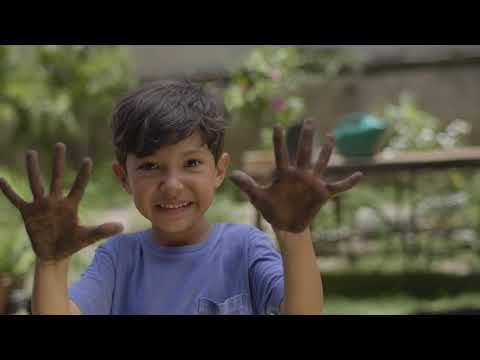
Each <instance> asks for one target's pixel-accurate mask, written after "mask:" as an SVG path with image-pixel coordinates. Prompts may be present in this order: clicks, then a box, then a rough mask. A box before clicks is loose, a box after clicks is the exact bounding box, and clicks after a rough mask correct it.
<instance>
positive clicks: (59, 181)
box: [50, 143, 65, 196]
mask: <svg viewBox="0 0 480 360" xmlns="http://www.w3.org/2000/svg"><path fill="white" fill-rule="evenodd" d="M64 172H65V145H64V144H62V143H57V144H56V145H55V155H54V158H53V170H52V182H51V185H50V191H51V193H52V194H53V195H56V196H62V191H63V177H64Z"/></svg>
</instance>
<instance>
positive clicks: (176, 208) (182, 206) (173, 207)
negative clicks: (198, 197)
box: [155, 201, 193, 212]
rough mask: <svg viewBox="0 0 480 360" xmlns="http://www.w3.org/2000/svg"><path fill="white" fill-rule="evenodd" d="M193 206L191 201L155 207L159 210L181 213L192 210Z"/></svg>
mask: <svg viewBox="0 0 480 360" xmlns="http://www.w3.org/2000/svg"><path fill="white" fill-rule="evenodd" d="M192 205H193V203H192V202H190V201H184V202H178V203H158V204H156V205H155V207H156V208H157V209H160V210H163V211H168V212H181V211H183V210H186V209H188V208H190V207H191V206H192Z"/></svg>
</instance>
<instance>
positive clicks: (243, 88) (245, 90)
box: [240, 84, 248, 93]
mask: <svg viewBox="0 0 480 360" xmlns="http://www.w3.org/2000/svg"><path fill="white" fill-rule="evenodd" d="M247 90H248V85H247V84H240V92H242V93H245V92H247Z"/></svg>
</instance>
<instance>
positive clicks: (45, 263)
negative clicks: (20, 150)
mask: <svg viewBox="0 0 480 360" xmlns="http://www.w3.org/2000/svg"><path fill="white" fill-rule="evenodd" d="M64 162H65V145H63V144H60V143H59V144H57V145H56V146H55V155H54V161H53V173H52V182H51V191H50V193H49V194H48V195H46V194H45V192H44V189H43V185H42V181H41V176H40V166H39V163H38V155H37V153H36V152H35V151H29V152H28V153H27V173H28V179H29V182H30V188H31V190H32V194H33V201H32V202H31V203H27V202H26V201H25V200H23V199H22V198H21V197H20V196H19V195H18V194H17V193H16V192H15V191H14V190H13V189H12V188H11V187H10V185H9V184H8V183H7V182H6V181H5V180H4V179H0V190H2V192H3V193H4V195H5V196H6V197H7V199H8V200H9V201H10V202H11V203H12V204H13V205H14V206H15V207H16V208H17V209H18V210H19V211H20V213H21V215H22V218H23V222H24V224H25V228H26V230H27V233H28V236H29V238H30V242H31V244H32V248H33V251H34V252H35V255H36V258H37V262H36V266H35V280H34V289H33V298H32V312H33V313H34V314H70V313H80V311H79V309H78V307H77V306H76V305H75V304H73V303H72V302H70V301H69V300H68V292H67V275H68V260H69V258H70V257H71V256H72V255H73V254H75V253H76V252H78V251H80V250H81V249H83V248H85V247H87V246H89V245H91V244H93V243H94V242H96V241H98V240H100V239H103V238H106V237H109V236H112V235H114V234H116V233H119V232H121V231H122V225H121V224H119V223H107V224H103V225H100V226H97V227H87V226H82V225H80V224H79V220H78V215H77V213H78V205H79V203H80V201H81V199H82V197H83V194H84V192H85V188H86V185H87V183H88V179H89V177H90V172H91V168H92V162H91V160H90V159H86V160H84V161H83V163H82V167H81V169H80V171H79V173H78V175H77V178H76V180H75V183H74V185H73V187H72V190H71V191H70V193H69V194H68V195H67V196H64V194H63V177H64Z"/></svg>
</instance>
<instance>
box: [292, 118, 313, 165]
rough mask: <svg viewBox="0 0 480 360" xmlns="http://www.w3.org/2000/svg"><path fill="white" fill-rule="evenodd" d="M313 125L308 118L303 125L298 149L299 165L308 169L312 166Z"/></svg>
mask: <svg viewBox="0 0 480 360" xmlns="http://www.w3.org/2000/svg"><path fill="white" fill-rule="evenodd" d="M312 142H313V125H312V122H311V121H310V120H306V121H305V122H304V124H303V126H302V132H301V133H300V140H299V142H298V150H297V161H296V164H297V167H298V168H301V169H306V168H309V167H310V156H311V153H312Z"/></svg>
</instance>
